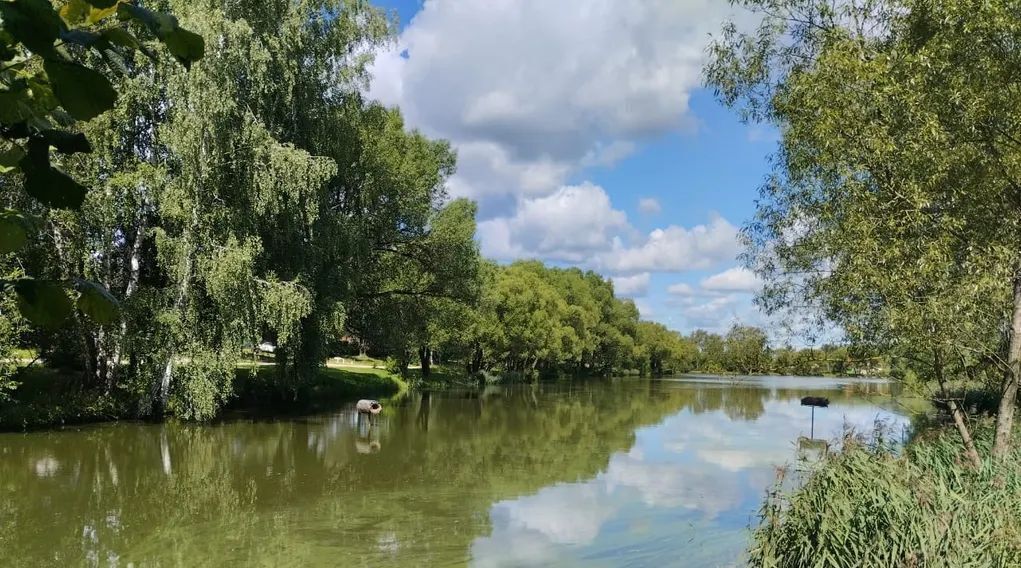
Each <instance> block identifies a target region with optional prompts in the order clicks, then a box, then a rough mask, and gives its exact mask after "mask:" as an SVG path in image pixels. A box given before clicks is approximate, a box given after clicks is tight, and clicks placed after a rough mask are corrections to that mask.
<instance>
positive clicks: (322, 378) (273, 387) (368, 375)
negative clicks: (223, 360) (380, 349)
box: [229, 365, 407, 410]
mask: <svg viewBox="0 0 1021 568" xmlns="http://www.w3.org/2000/svg"><path fill="white" fill-rule="evenodd" d="M253 371H254V372H253ZM406 388H407V384H406V383H405V382H404V381H402V380H401V379H400V378H399V377H396V376H394V375H392V374H390V373H389V372H387V371H386V370H385V369H378V368H372V367H335V366H330V367H323V368H322V369H320V370H319V373H318V375H317V376H316V378H315V379H313V380H311V381H308V382H304V383H301V384H299V385H293V386H292V385H290V384H289V383H288V381H287V380H282V379H281V377H279V375H278V371H277V369H276V367H273V366H270V365H261V366H259V367H258V368H254V369H253V367H252V366H251V365H247V366H245V365H242V366H239V367H238V370H237V380H236V381H235V387H234V390H235V394H236V397H235V399H234V401H233V402H232V403H231V404H230V405H229V406H230V408H233V409H236V410H238V409H245V408H257V409H260V410H265V409H270V408H282V409H287V410H292V409H294V408H295V407H297V408H316V407H320V406H324V405H326V404H329V403H336V402H339V401H343V400H354V399H357V398H378V397H386V396H392V395H394V394H397V393H398V392H400V391H402V390H404V389H406Z"/></svg>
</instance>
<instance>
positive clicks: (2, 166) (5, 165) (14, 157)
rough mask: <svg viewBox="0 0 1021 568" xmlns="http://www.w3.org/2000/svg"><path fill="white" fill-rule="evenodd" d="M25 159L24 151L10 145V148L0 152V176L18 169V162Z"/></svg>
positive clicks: (19, 147)
mask: <svg viewBox="0 0 1021 568" xmlns="http://www.w3.org/2000/svg"><path fill="white" fill-rule="evenodd" d="M24 157H25V151H24V150H22V149H21V146H18V145H12V146H11V147H10V148H8V149H6V150H4V151H3V152H0V174H6V173H7V172H10V171H13V170H15V169H17V168H18V162H20V161H21V159H22V158H24Z"/></svg>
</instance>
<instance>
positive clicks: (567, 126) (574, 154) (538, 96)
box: [369, 0, 733, 213]
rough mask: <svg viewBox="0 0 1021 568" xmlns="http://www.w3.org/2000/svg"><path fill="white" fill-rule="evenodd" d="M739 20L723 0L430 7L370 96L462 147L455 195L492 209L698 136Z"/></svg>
mask: <svg viewBox="0 0 1021 568" xmlns="http://www.w3.org/2000/svg"><path fill="white" fill-rule="evenodd" d="M732 12H733V10H732V9H731V7H730V6H729V5H728V3H726V2H721V1H718V0H685V1H683V2H677V1H676V0H557V1H555V2H550V1H548V0H428V1H426V2H425V3H424V4H423V5H422V8H421V10H420V11H419V12H418V13H417V14H416V15H415V17H414V18H413V19H412V20H411V22H410V23H409V24H408V25H407V27H406V28H405V29H404V31H403V32H402V33H401V35H400V37H399V38H398V40H397V42H396V44H395V45H393V46H392V47H391V48H390V49H388V50H387V51H384V52H382V53H379V54H378V55H377V57H376V61H375V62H374V64H373V65H372V67H371V72H372V75H373V81H372V86H371V89H370V92H369V96H370V97H372V98H376V99H378V100H380V101H382V102H383V103H385V104H388V105H399V106H400V107H401V109H402V111H403V112H404V114H405V116H406V118H407V120H408V123H409V125H411V126H412V127H415V128H419V129H422V130H423V131H424V132H426V133H427V134H429V135H431V136H439V137H443V138H447V139H449V140H451V141H452V142H453V143H454V145H455V147H456V148H457V149H458V151H459V172H458V174H457V175H456V176H455V178H454V180H453V181H452V193H454V194H455V195H465V196H470V197H475V198H478V199H480V201H481V202H482V203H481V205H482V210H483V211H486V210H487V207H488V206H487V203H486V201H492V200H493V199H494V196H498V195H500V194H505V193H510V194H514V195H522V194H524V195H543V194H549V193H553V192H555V191H556V190H557V189H558V188H559V187H560V186H561V185H563V184H564V183H565V182H566V181H567V176H568V175H569V174H570V173H572V172H577V171H579V170H580V169H583V168H585V167H590V166H598V165H602V166H605V165H611V164H613V163H614V162H616V161H617V160H620V159H621V158H623V157H624V156H626V155H628V154H630V153H632V152H633V151H635V148H636V145H637V144H638V143H640V142H641V141H643V140H648V139H650V138H652V137H655V136H658V135H660V134H663V133H665V132H671V131H677V130H679V129H684V128H691V127H692V125H693V124H694V123H695V119H694V118H693V117H691V115H690V111H689V106H688V100H689V97H690V93H691V92H692V91H693V90H694V89H696V88H698V87H699V86H700V82H701V68H702V65H703V63H704V61H705V44H706V38H707V37H708V34H709V33H711V32H714V31H716V30H718V29H719V26H720V23H721V22H722V21H723V20H725V19H727V18H728V17H729V16H730V15H731V14H732ZM490 170H492V173H493V174H494V175H493V176H489V175H485V174H484V173H483V172H486V173H490V172H489V171H490ZM505 213H506V212H505Z"/></svg>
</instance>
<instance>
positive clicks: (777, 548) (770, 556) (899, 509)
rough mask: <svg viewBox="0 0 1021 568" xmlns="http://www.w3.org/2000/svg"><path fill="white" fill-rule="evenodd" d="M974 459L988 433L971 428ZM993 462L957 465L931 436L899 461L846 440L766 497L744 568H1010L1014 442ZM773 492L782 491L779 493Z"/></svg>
mask: <svg viewBox="0 0 1021 568" xmlns="http://www.w3.org/2000/svg"><path fill="white" fill-rule="evenodd" d="M975 435H976V441H977V444H978V445H979V450H980V453H981V454H982V455H988V447H989V445H990V442H991V439H992V428H991V426H990V425H989V424H982V425H979V426H978V427H977V428H976V429H975ZM1014 437H1015V441H1014V451H1013V453H1012V454H1011V455H1010V456H1008V458H1007V459H1006V460H1005V461H1003V462H1002V463H994V462H992V461H988V460H987V461H986V462H985V463H984V464H983V468H982V469H981V470H978V471H976V470H974V469H972V468H970V467H969V466H967V465H965V460H964V459H963V457H962V456H963V449H962V445H961V443H960V438H959V436H958V435H957V433H956V431H954V430H953V429H952V428H947V427H935V428H930V429H927V430H925V431H923V432H922V433H920V434H918V435H916V437H915V438H914V439H913V440H912V441H911V442H910V443H909V444H908V445H907V447H906V448H904V449H903V451H902V452H898V451H897V450H896V449H895V448H894V447H892V446H890V445H888V444H885V443H883V441H882V440H881V439H876V438H870V439H863V438H858V439H851V440H849V443H848V444H845V446H846V447H845V449H844V450H843V451H841V452H839V453H837V454H834V455H832V456H830V457H828V458H826V459H825V460H824V461H823V462H822V463H821V464H820V465H818V466H817V467H815V468H813V469H812V470H810V471H808V472H802V473H803V474H806V475H807V476H808V477H807V480H806V481H805V482H804V484H803V485H801V486H800V487H799V488H797V489H794V490H793V491H791V490H783V489H779V490H776V491H774V492H771V493H770V494H769V497H768V499H767V502H766V504H765V505H764V506H763V509H762V522H761V524H760V526H759V527H758V528H757V529H756V530H755V534H754V545H753V547H752V549H751V551H750V558H749V560H750V564H751V565H752V566H760V567H767V566H769V567H772V566H792V567H801V566H804V567H808V566H848V565H850V564H848V559H854V561H853V562H854V564H853V565H854V566H859V567H885V566H1019V565H1021V451H1019V449H1018V445H1019V444H1021V436H1019V435H1018V434H1017V432H1015V436H1014ZM781 485H782V484H781Z"/></svg>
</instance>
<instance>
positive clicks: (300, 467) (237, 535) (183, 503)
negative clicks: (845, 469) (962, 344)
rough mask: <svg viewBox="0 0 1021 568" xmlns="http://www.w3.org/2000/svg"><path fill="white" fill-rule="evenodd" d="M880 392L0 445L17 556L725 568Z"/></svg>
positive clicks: (851, 390) (184, 562)
mask: <svg viewBox="0 0 1021 568" xmlns="http://www.w3.org/2000/svg"><path fill="white" fill-rule="evenodd" d="M888 388H889V387H888V385H886V384H885V383H878V382H871V383H860V382H857V383H848V382H845V381H827V380H824V379H812V380H808V381H806V380H793V379H776V378H773V379H756V380H742V381H733V380H725V381H721V380H707V379H685V380H677V381H637V380H619V381H612V382H593V383H583V384H574V385H569V386H538V387H520V388H496V387H490V388H487V389H486V390H485V391H481V392H474V391H473V392H452V393H428V392H426V393H416V394H411V395H408V396H406V397H404V398H401V399H399V400H393V401H389V402H388V404H387V411H386V412H385V413H384V414H383V415H381V416H378V417H375V418H373V419H372V420H369V419H367V418H366V417H362V418H361V419H359V416H358V415H357V414H356V413H355V412H354V411H353V409H351V410H344V411H341V412H338V413H333V414H328V415H320V416H312V417H306V418H300V419H289V420H277V421H253V420H234V421H228V422H224V423H221V424H216V425H210V426H194V425H180V424H165V425H151V424H118V425H107V426H99V427H92V428H84V429H81V430H76V431H63V432H50V433H36V434H27V435H2V436H0V559H2V560H3V565H5V566H10V565H24V566H40V565H53V566H67V565H91V566H113V565H118V566H119V565H128V564H129V563H135V564H145V565H159V566H221V565H260V566H263V565H264V566H287V565H293V566H310V565H319V566H334V565H355V566H360V565H364V566H379V565H452V564H453V565H457V564H463V563H465V562H466V561H470V562H472V563H473V564H476V565H480V566H511V565H547V564H549V563H556V564H558V565H571V564H585V565H601V564H602V565H619V564H620V563H621V561H622V559H627V560H628V561H630V562H634V563H667V564H669V563H676V562H677V559H678V558H679V557H681V556H680V555H682V554H683V558H684V559H685V560H686V561H688V560H690V562H688V564H690V565H699V564H702V563H705V564H708V565H719V564H726V563H730V562H735V561H737V560H739V558H740V553H741V550H743V548H744V546H745V539H746V531H745V528H746V527H747V525H748V524H749V522H750V520H751V518H752V514H753V513H754V511H755V510H756V509H757V507H758V504H759V501H760V498H761V496H762V492H763V489H764V488H765V487H767V486H768V485H769V484H770V483H771V481H772V478H773V467H774V466H775V465H776V464H780V463H783V462H786V461H789V460H790V459H792V457H793V455H794V453H793V452H794V448H795V444H796V441H797V439H798V437H799V436H802V435H807V433H808V429H809V414H808V409H806V408H802V407H800V406H799V402H798V401H799V399H800V397H801V396H804V395H805V394H812V393H825V396H828V397H829V398H830V399H831V401H832V403H831V406H830V408H828V409H824V410H819V411H817V413H816V434H817V435H816V437H817V438H818V437H820V435H825V436H836V435H837V434H838V433H839V432H840V431H841V429H842V428H843V427H844V426H845V423H847V424H853V425H856V426H858V427H868V426H869V425H870V424H872V422H873V420H874V419H875V418H876V417H877V416H879V417H881V418H885V419H888V420H891V421H894V422H897V423H904V419H903V418H901V417H900V416H899V415H898V414H897V413H896V412H894V411H892V410H886V409H884V407H886V408H892V407H891V406H890V405H891V403H892V401H891V399H889V398H888V397H879V398H873V399H870V398H869V397H868V396H866V395H881V394H884V393H888V392H889V391H888Z"/></svg>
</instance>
